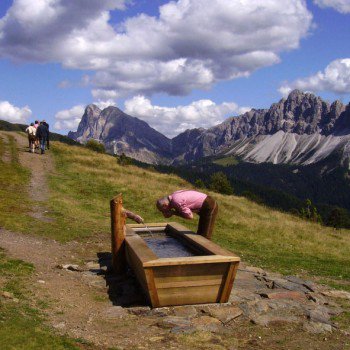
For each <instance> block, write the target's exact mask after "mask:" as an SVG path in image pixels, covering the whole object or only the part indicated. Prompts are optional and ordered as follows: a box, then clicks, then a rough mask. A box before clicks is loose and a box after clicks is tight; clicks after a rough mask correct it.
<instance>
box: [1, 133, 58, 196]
mask: <svg viewBox="0 0 350 350" xmlns="http://www.w3.org/2000/svg"><path fill="white" fill-rule="evenodd" d="M7 135H10V136H13V137H14V138H15V140H16V143H17V149H18V152H19V161H20V163H21V165H23V166H24V167H25V168H27V169H29V170H30V171H31V178H30V185H29V195H30V196H31V199H33V200H34V201H37V202H44V201H46V200H48V198H49V189H48V185H47V174H49V173H50V172H51V171H53V169H54V164H53V160H52V157H51V155H50V153H49V152H46V153H45V154H43V155H41V154H39V151H38V150H37V151H36V152H37V153H34V154H33V153H30V152H28V151H29V148H28V140H27V138H26V137H25V136H23V135H20V134H19V133H15V132H5V131H0V136H3V138H4V139H7V137H6V136H7ZM37 188H40V191H35V189H37Z"/></svg>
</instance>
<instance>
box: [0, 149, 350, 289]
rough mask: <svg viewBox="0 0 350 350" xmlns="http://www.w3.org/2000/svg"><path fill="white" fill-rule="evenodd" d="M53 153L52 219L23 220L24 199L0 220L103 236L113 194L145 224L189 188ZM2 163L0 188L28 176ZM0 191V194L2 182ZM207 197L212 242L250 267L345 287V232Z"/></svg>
mask: <svg viewBox="0 0 350 350" xmlns="http://www.w3.org/2000/svg"><path fill="white" fill-rule="evenodd" d="M0 146H1V145H0ZM52 153H53V156H54V159H55V164H56V170H55V172H54V173H53V174H51V175H50V179H49V184H50V189H51V199H50V202H49V203H47V204H46V205H47V206H48V208H49V210H50V213H49V215H50V216H51V217H52V218H54V219H55V221H53V222H52V223H42V222H39V221H38V220H35V219H33V218H30V217H28V216H27V214H25V212H26V209H27V207H26V205H28V203H26V202H25V200H24V201H23V202H22V201H20V202H18V201H16V200H14V202H16V203H17V207H16V212H15V215H13V214H12V211H11V210H9V209H8V208H7V206H4V205H3V206H2V208H0V209H2V211H3V212H2V214H0V219H1V225H3V226H5V227H7V228H8V229H14V230H18V231H21V232H34V233H36V234H43V235H46V236H49V237H52V238H55V239H59V240H61V241H67V240H71V239H78V238H81V239H83V238H84V237H88V236H91V235H94V234H96V233H104V234H106V239H108V238H107V237H108V236H109V230H110V222H109V200H110V199H111V198H112V197H113V196H114V195H116V194H117V193H119V192H121V193H123V195H124V204H125V207H126V208H128V209H129V210H132V211H135V212H137V213H138V214H140V215H141V216H143V217H144V219H145V220H146V222H159V221H165V219H164V218H163V217H162V216H161V215H160V213H159V212H158V211H157V210H156V208H155V205H154V202H155V200H156V199H157V198H158V197H160V196H162V195H164V194H168V193H171V192H172V191H174V190H177V189H179V188H190V187H191V186H190V185H189V184H188V183H186V182H185V181H184V180H182V179H180V178H179V177H177V176H174V175H166V174H159V173H157V172H153V171H148V170H145V169H141V168H137V167H135V166H120V165H118V164H117V162H116V160H115V158H114V157H112V156H109V155H101V154H98V153H95V152H92V151H90V150H88V149H85V148H81V147H75V146H68V145H65V144H62V143H55V144H54V147H53V148H52ZM1 165H2V166H3V164H1ZM6 167H7V168H8V172H7V173H6V175H0V181H2V183H1V182H0V184H1V185H3V184H4V181H5V182H6V178H8V177H9V176H14V175H16V176H21V178H22V180H23V182H25V181H28V180H27V176H28V175H27V173H26V172H25V171H24V170H23V169H21V168H20V166H19V165H18V164H16V166H10V165H6ZM11 169H12V170H11ZM11 172H12V173H11ZM11 174H12V175H11ZM18 174H19V175H18ZM1 177H2V178H1ZM5 187H6V186H5ZM0 188H2V191H7V190H6V188H4V187H3V186H2V187H0ZM22 190H23V188H22ZM2 194H4V192H3V193H2ZM6 195H7V197H8V198H9V199H11V198H12V197H13V196H16V194H14V193H11V192H8V193H7V194H6ZM212 195H213V196H214V197H215V198H216V199H217V200H218V203H219V215H218V220H217V224H216V228H215V232H214V237H213V240H214V241H216V242H217V243H219V244H220V245H222V246H224V247H226V248H228V249H230V250H232V251H234V252H235V253H237V254H239V255H240V256H241V257H242V258H243V260H244V261H246V262H249V263H251V264H254V265H256V266H260V267H264V268H269V269H272V270H277V271H281V272H283V273H293V274H302V275H310V276H320V277H323V278H325V279H330V280H332V283H335V284H337V283H338V284H342V285H343V284H345V285H344V288H346V285H347V283H348V282H347V281H349V280H350V231H349V230H341V231H334V230H333V229H331V228H327V227H323V226H320V225H318V224H314V223H310V222H307V221H303V220H301V219H298V218H296V217H294V216H291V215H288V214H283V213H281V212H278V211H274V210H272V209H269V208H267V207H264V206H262V205H258V204H256V203H254V202H251V201H249V200H247V199H245V198H243V197H237V196H225V195H219V194H216V193H212ZM22 197H23V196H22ZM5 218H7V220H5V221H4V219H5ZM11 218H12V219H11ZM174 220H176V221H180V222H182V223H183V224H184V225H186V226H188V227H190V228H192V229H195V227H196V225H197V221H196V220H194V221H186V220H181V219H179V218H177V217H176V218H175V219H174Z"/></svg>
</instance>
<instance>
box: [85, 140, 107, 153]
mask: <svg viewBox="0 0 350 350" xmlns="http://www.w3.org/2000/svg"><path fill="white" fill-rule="evenodd" d="M85 146H86V147H87V148H89V149H91V150H92V151H95V152H98V153H106V149H105V146H104V145H103V144H102V143H99V142H98V141H96V140H94V139H90V140H89V141H88V142H86V144H85Z"/></svg>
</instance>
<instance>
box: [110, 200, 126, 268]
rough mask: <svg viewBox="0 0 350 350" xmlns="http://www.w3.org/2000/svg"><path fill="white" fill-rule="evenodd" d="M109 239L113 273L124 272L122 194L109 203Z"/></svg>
mask: <svg viewBox="0 0 350 350" xmlns="http://www.w3.org/2000/svg"><path fill="white" fill-rule="evenodd" d="M110 204H111V232H112V235H111V238H112V264H113V269H114V272H115V273H123V272H124V271H125V270H126V255H125V220H126V218H125V214H124V213H123V198H122V194H121V193H120V194H118V195H117V196H116V197H114V198H113V199H112V200H111V202H110Z"/></svg>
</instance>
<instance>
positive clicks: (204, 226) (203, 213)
mask: <svg viewBox="0 0 350 350" xmlns="http://www.w3.org/2000/svg"><path fill="white" fill-rule="evenodd" d="M217 213H218V204H217V202H216V201H215V200H214V199H213V198H212V197H210V196H208V197H207V198H206V199H205V201H204V203H203V206H202V208H201V210H200V212H199V223H198V230H197V233H198V234H199V235H202V236H204V237H205V238H208V239H211V237H212V235H213V230H214V224H215V219H216V215H217Z"/></svg>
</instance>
